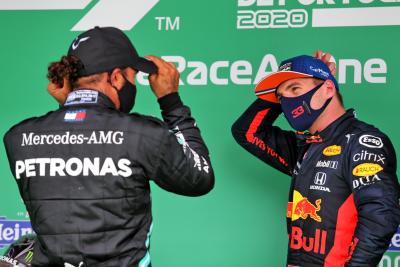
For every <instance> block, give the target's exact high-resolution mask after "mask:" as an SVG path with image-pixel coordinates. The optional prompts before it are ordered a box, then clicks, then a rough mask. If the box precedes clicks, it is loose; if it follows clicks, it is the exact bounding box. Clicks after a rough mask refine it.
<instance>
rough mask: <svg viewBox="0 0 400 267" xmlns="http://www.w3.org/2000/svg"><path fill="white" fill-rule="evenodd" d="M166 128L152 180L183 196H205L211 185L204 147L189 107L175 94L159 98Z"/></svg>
mask: <svg viewBox="0 0 400 267" xmlns="http://www.w3.org/2000/svg"><path fill="white" fill-rule="evenodd" d="M159 104H160V108H161V110H162V116H163V119H164V121H165V123H166V124H167V125H168V128H169V131H164V136H163V138H161V144H160V148H159V155H158V157H159V164H158V166H157V169H156V171H155V173H154V176H153V178H152V179H153V180H154V182H155V183H156V184H157V185H159V186H160V187H161V188H163V189H165V190H167V191H170V192H173V193H177V194H180V195H186V196H199V195H204V194H206V193H208V192H209V191H211V189H212V188H213V187H214V172H213V169H212V166H211V162H210V157H209V153H208V149H207V146H206V145H205V143H204V141H203V139H202V137H201V135H200V130H199V128H198V127H197V125H196V122H195V120H194V118H193V117H192V116H191V114H190V109H189V108H188V107H186V106H184V105H183V103H182V101H181V100H180V97H179V95H178V94H177V93H173V94H169V95H167V96H165V97H163V98H160V99H159Z"/></svg>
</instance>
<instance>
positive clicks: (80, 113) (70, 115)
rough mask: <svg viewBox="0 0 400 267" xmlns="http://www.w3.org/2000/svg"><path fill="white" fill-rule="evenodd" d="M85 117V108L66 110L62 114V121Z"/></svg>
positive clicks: (80, 119) (77, 119) (74, 120)
mask: <svg viewBox="0 0 400 267" xmlns="http://www.w3.org/2000/svg"><path fill="white" fill-rule="evenodd" d="M85 119H86V110H85V109H81V110H74V111H67V112H66V113H65V115H64V121H66V122H76V121H84V120H85Z"/></svg>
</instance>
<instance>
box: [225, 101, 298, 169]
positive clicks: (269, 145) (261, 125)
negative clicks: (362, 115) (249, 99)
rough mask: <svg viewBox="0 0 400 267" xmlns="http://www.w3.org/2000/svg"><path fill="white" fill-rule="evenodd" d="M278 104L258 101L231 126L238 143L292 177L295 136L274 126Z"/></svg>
mask: <svg viewBox="0 0 400 267" xmlns="http://www.w3.org/2000/svg"><path fill="white" fill-rule="evenodd" d="M281 112H282V111H281V108H280V105H279V104H275V103H271V102H267V101H263V100H260V99H257V100H256V101H254V102H253V103H252V104H251V105H250V107H249V108H248V109H247V110H246V111H245V112H244V113H243V114H242V115H241V116H240V117H239V118H238V119H237V120H236V122H235V123H234V124H233V125H232V135H233V137H234V138H235V140H236V142H237V143H238V144H239V145H241V146H242V147H243V148H244V149H246V150H247V151H248V152H250V153H251V154H253V155H254V156H256V157H257V158H259V159H261V160H262V161H264V162H265V163H267V164H269V165H271V166H272V167H274V168H275V169H277V170H279V171H281V172H283V173H285V174H287V175H291V173H292V171H293V169H294V166H295V164H296V160H297V145H296V136H295V133H294V132H292V131H283V130H281V129H280V128H279V127H276V126H272V124H273V122H274V121H275V120H276V118H277V117H278V116H279V114H280V113H281Z"/></svg>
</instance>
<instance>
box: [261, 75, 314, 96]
mask: <svg viewBox="0 0 400 267" xmlns="http://www.w3.org/2000/svg"><path fill="white" fill-rule="evenodd" d="M310 77H313V76H312V75H309V74H304V73H301V72H296V71H279V72H275V73H272V74H270V75H268V76H266V77H265V78H264V79H262V80H261V81H260V82H259V83H258V84H257V85H256V89H255V94H256V96H257V97H258V98H260V99H262V100H266V101H269V102H274V103H279V100H278V98H277V96H276V92H275V91H276V88H277V87H278V86H279V85H280V84H281V83H283V82H285V81H287V80H290V79H296V78H310Z"/></svg>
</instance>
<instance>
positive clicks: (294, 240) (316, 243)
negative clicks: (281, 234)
mask: <svg viewBox="0 0 400 267" xmlns="http://www.w3.org/2000/svg"><path fill="white" fill-rule="evenodd" d="M326 236H327V232H326V231H325V230H321V229H316V230H315V234H314V236H312V237H307V236H303V230H302V229H301V228H300V227H297V226H292V232H291V234H290V248H291V249H303V250H304V251H307V252H311V251H313V252H314V253H316V254H321V255H324V254H325V250H326Z"/></svg>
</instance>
